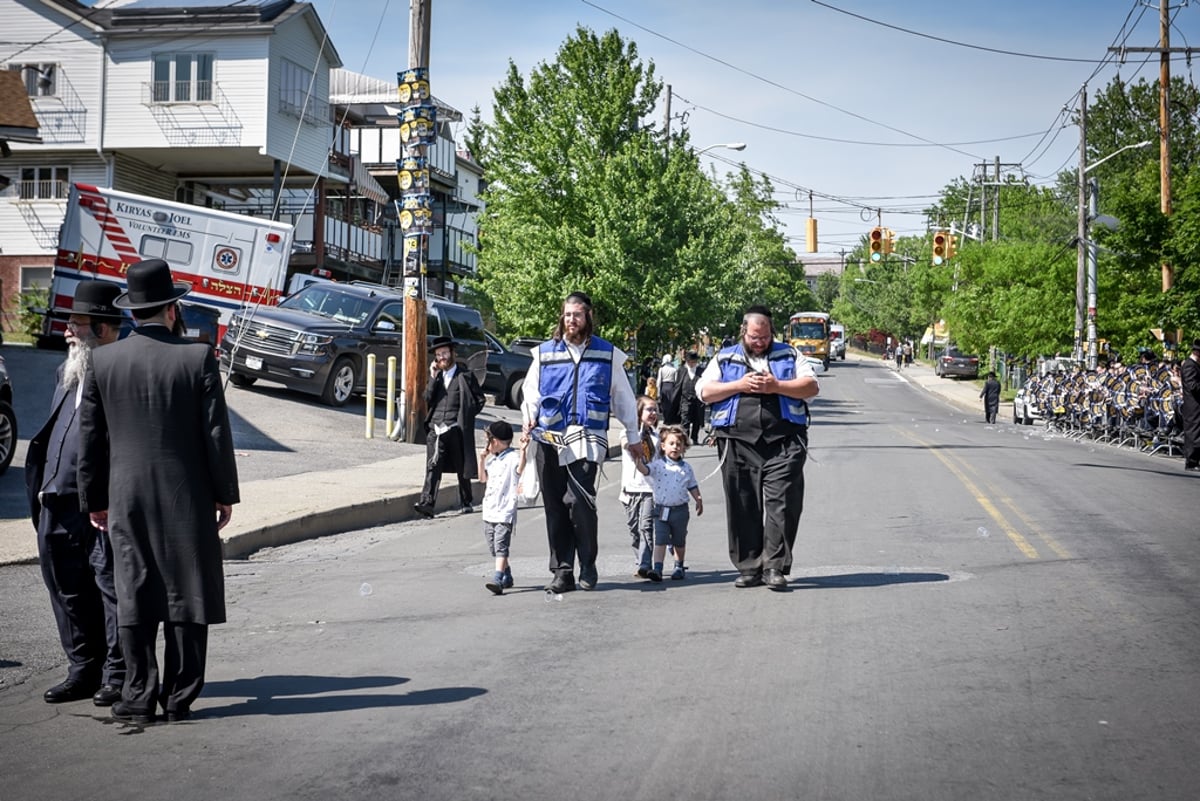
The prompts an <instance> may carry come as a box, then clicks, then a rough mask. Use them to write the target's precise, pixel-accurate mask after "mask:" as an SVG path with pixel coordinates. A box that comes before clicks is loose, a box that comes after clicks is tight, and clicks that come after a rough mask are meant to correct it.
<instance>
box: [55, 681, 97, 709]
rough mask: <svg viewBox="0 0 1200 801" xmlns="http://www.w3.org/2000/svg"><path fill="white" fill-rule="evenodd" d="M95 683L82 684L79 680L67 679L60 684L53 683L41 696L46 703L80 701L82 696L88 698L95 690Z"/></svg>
mask: <svg viewBox="0 0 1200 801" xmlns="http://www.w3.org/2000/svg"><path fill="white" fill-rule="evenodd" d="M95 687H96V685H95V684H84V683H83V682H81V681H71V680H70V679H67V680H66V681H64V682H63V683H62V684H55V685H54V686H53V687H51V688H50V689H49V690H46V692H45V694H44V695H43V696H42V698H43V699H45V701H46V703H47V704H65V703H67V702H68V701H82V700H83V699H84V698H90V697H91V696H92V693H94V692H96V690H95Z"/></svg>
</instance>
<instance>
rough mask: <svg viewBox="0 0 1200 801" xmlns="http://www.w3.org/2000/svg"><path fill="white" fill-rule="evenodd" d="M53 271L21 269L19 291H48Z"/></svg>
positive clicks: (48, 269) (51, 269)
mask: <svg viewBox="0 0 1200 801" xmlns="http://www.w3.org/2000/svg"><path fill="white" fill-rule="evenodd" d="M53 270H54V268H53V267H22V268H21V291H22V292H27V291H29V290H30V289H48V288H49V286H50V274H51V272H52V271H53Z"/></svg>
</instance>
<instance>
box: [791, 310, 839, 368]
mask: <svg viewBox="0 0 1200 801" xmlns="http://www.w3.org/2000/svg"><path fill="white" fill-rule="evenodd" d="M787 341H788V344H790V345H791V346H792V347H794V348H795V349H796V350H798V351H800V352H801V353H803V354H804V355H805V356H811V357H812V358H814V359H820V360H821V364H822V365H824V366H825V367H826V368H828V367H829V315H828V314H826V313H825V312H816V311H813V312H796V313H795V314H793V315H792V316H791V319H789V320H788V330H787Z"/></svg>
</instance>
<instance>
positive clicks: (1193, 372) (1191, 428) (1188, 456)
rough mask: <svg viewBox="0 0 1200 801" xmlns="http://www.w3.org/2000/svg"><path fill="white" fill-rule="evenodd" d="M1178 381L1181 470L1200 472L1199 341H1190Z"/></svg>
mask: <svg viewBox="0 0 1200 801" xmlns="http://www.w3.org/2000/svg"><path fill="white" fill-rule="evenodd" d="M1179 380H1180V384H1181V385H1182V388H1183V403H1182V405H1181V408H1180V416H1181V417H1182V418H1183V468H1184V469H1185V470H1188V471H1191V472H1200V339H1196V340H1193V341H1192V352H1191V353H1189V354H1188V356H1187V358H1186V359H1184V360H1183V362H1182V363H1181V364H1180V365H1179Z"/></svg>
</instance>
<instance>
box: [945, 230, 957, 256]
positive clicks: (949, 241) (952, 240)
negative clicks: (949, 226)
mask: <svg viewBox="0 0 1200 801" xmlns="http://www.w3.org/2000/svg"><path fill="white" fill-rule="evenodd" d="M957 253H958V237H957V236H955V235H954V234H950V235H948V236H947V237H946V258H947V259H953V258H954V256H955V255H956V254H957Z"/></svg>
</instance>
